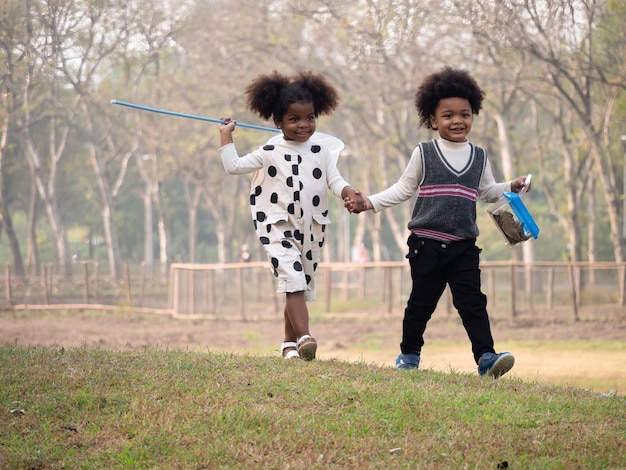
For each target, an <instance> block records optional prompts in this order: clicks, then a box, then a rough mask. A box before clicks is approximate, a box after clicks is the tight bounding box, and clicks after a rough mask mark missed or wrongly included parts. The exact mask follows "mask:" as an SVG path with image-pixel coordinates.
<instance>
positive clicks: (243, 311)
mask: <svg viewBox="0 0 626 470" xmlns="http://www.w3.org/2000/svg"><path fill="white" fill-rule="evenodd" d="M75 267H76V269H75V271H74V275H73V276H72V278H71V279H66V278H63V277H61V276H59V275H58V274H57V273H56V272H55V270H54V267H53V266H52V265H47V266H45V267H44V268H43V270H42V273H41V276H40V277H39V278H19V279H17V278H13V277H12V276H11V270H10V269H9V268H8V267H7V268H5V271H4V278H3V284H4V291H5V297H4V301H3V302H0V309H3V310H5V311H7V310H36V309H41V310H52V309H63V310H69V309H83V310H88V309H89V310H98V309H100V310H129V311H137V312H140V311H145V312H154V313H164V314H169V315H176V316H180V317H194V318H195V317H198V318H220V317H221V318H240V319H243V320H248V319H253V318H282V308H283V303H284V302H283V299H282V298H281V296H279V295H278V294H276V292H275V290H276V289H275V284H274V278H273V276H272V275H271V273H270V271H269V268H268V265H267V263H264V262H250V263H230V264H201V265H200V264H182V263H176V264H172V265H171V266H170V269H169V275H168V277H167V279H161V278H156V277H153V276H150V275H149V273H146V271H145V269H143V266H142V265H137V266H133V267H131V266H129V265H125V266H124V276H123V279H121V280H112V279H111V278H110V277H108V276H107V275H103V274H102V273H101V271H100V269H99V267H98V265H97V264H95V263H80V262H79V263H76V265H75ZM481 269H482V278H483V279H482V282H483V291H484V292H485V294H487V296H488V299H489V312H490V316H491V317H492V318H494V317H496V318H498V317H500V318H512V319H516V318H525V317H533V316H537V315H546V314H548V315H550V316H552V317H554V318H555V319H557V318H558V317H566V318H569V319H572V320H575V321H578V320H580V319H581V315H585V316H588V315H593V316H594V317H597V316H602V315H604V314H607V312H613V313H612V314H613V315H620V316H621V318H626V315H625V313H624V312H625V311H626V309H625V308H624V307H625V302H626V300H625V288H624V284H625V282H624V280H625V275H626V263H612V262H603V263H584V262H579V263H568V262H560V263H557V262H535V263H529V264H525V263H521V262H514V261H503V262H483V263H482V264H481ZM316 283H317V286H316V291H317V298H318V301H317V302H314V303H311V304H310V306H311V309H312V310H313V313H316V312H318V313H336V314H346V315H347V314H352V313H358V314H371V315H389V314H392V313H394V312H402V311H403V310H404V307H405V304H406V300H407V298H408V295H409V293H410V290H411V278H410V271H409V266H408V263H407V262H406V261H398V262H382V263H377V262H367V263H321V264H320V266H319V268H318V275H317V278H316ZM438 308H439V309H442V310H444V311H446V312H448V313H452V312H453V310H454V309H453V307H452V301H451V296H450V294H449V292H447V291H446V293H445V294H444V297H443V298H442V301H441V302H440V305H439V307H438Z"/></svg>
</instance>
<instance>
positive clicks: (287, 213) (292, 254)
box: [220, 139, 349, 300]
mask: <svg viewBox="0 0 626 470" xmlns="http://www.w3.org/2000/svg"><path fill="white" fill-rule="evenodd" d="M220 154H221V156H222V161H223V163H224V169H225V170H226V172H227V173H229V174H244V173H251V172H253V171H254V172H255V174H254V177H253V178H252V184H251V191H250V209H251V212H252V220H253V222H254V227H255V230H256V233H257V236H258V237H259V241H260V242H261V245H262V246H263V248H264V249H265V252H266V253H267V257H268V259H269V261H270V263H271V269H272V272H273V273H274V276H275V277H276V278H277V280H278V288H277V292H279V293H285V292H300V291H306V299H307V300H315V282H314V278H315V271H316V269H317V265H318V264H319V262H320V258H321V254H322V247H323V246H324V236H325V231H326V225H328V224H329V223H330V220H329V218H328V189H330V190H331V191H332V192H333V194H335V196H337V197H341V191H342V189H343V188H345V187H346V186H349V184H348V183H347V182H346V181H345V180H344V179H343V178H342V177H341V175H340V174H339V171H338V170H337V166H336V158H334V157H333V156H332V155H331V153H330V152H329V151H328V149H327V148H326V147H323V146H320V145H318V144H316V143H315V142H312V141H311V140H309V141H308V142H302V143H301V142H295V141H285V140H284V139H279V140H277V141H276V142H275V143H273V144H271V145H270V144H267V145H264V146H262V147H260V148H259V149H258V150H256V151H254V152H252V153H249V154H247V155H244V156H243V157H239V156H238V154H237V151H236V149H235V145H234V144H228V145H225V146H223V147H221V148H220Z"/></svg>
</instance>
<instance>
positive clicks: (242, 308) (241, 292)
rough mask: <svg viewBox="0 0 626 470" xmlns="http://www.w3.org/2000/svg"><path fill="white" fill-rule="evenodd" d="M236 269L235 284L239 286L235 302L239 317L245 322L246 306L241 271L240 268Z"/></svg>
mask: <svg viewBox="0 0 626 470" xmlns="http://www.w3.org/2000/svg"><path fill="white" fill-rule="evenodd" d="M236 269H237V283H238V284H239V299H238V301H237V303H238V304H239V313H240V315H241V318H242V319H243V320H246V305H245V302H244V298H243V297H244V295H245V288H244V282H243V269H242V268H236Z"/></svg>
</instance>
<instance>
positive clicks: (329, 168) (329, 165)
mask: <svg viewBox="0 0 626 470" xmlns="http://www.w3.org/2000/svg"><path fill="white" fill-rule="evenodd" d="M326 153H327V155H326V157H325V162H326V184H327V185H328V188H329V189H330V190H331V191H332V193H333V194H334V195H335V196H337V197H338V198H341V192H342V191H343V188H345V187H346V186H351V184H350V183H348V182H347V181H346V180H345V179H343V176H341V173H339V169H338V168H337V159H336V158H335V157H334V156H333V154H332V153H331V152H330V150H328V149H326Z"/></svg>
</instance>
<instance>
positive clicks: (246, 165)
mask: <svg viewBox="0 0 626 470" xmlns="http://www.w3.org/2000/svg"><path fill="white" fill-rule="evenodd" d="M219 151H220V155H221V157H222V163H223V165H224V170H226V173H228V174H229V175H243V174H246V173H252V172H253V171H256V170H258V169H259V168H263V159H262V157H261V155H260V153H259V152H251V153H249V154H247V155H244V156H243V157H240V156H239V154H238V153H237V149H235V144H233V143H232V142H231V143H230V144H226V145H224V146H223V147H220V148H219Z"/></svg>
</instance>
